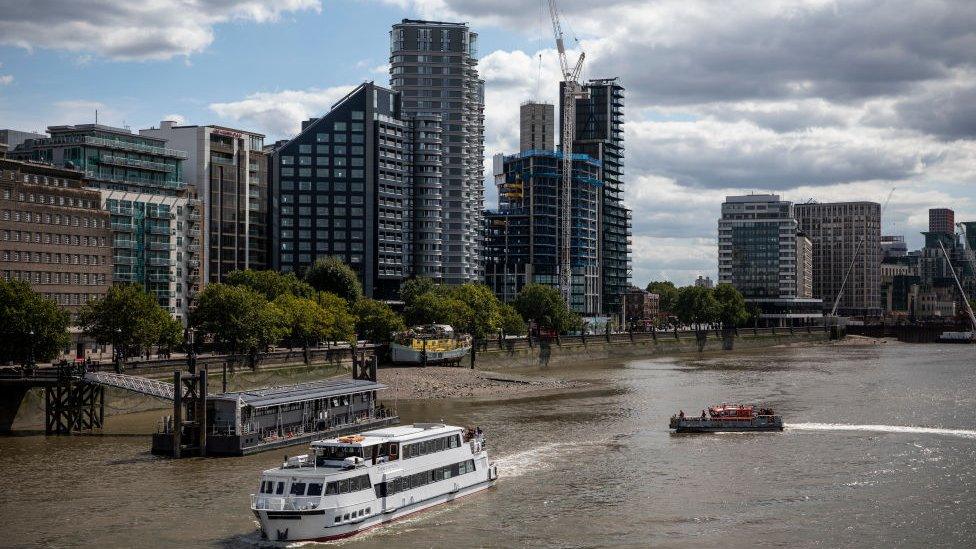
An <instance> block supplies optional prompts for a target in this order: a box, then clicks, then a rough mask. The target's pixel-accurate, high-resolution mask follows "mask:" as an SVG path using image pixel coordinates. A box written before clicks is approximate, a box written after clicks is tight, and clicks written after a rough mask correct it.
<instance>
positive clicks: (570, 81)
mask: <svg viewBox="0 0 976 549" xmlns="http://www.w3.org/2000/svg"><path fill="white" fill-rule="evenodd" d="M548 2H549V17H550V18H551V19H552V34H553V37H554V38H555V40H556V50H558V52H559V67H560V69H561V70H562V75H563V82H562V84H563V90H562V105H563V113H562V114H563V116H562V120H561V123H560V130H561V134H562V156H563V157H562V192H561V193H560V194H561V197H562V198H561V199H562V208H561V212H560V216H559V218H560V219H559V221H560V236H561V242H560V250H559V290H560V292H561V293H562V294H563V299H565V300H566V303H567V304H570V303H571V302H572V293H573V270H572V257H571V251H572V237H573V233H572V216H573V205H572V200H573V138H574V137H575V136H576V100H577V99H586V98H587V97H589V94H588V93H587V92H585V91H584V90H583V86H582V84H580V81H579V76H580V73H581V72H582V70H583V60H584V59H585V58H586V53H585V52H583V51H580V55H579V59H577V60H576V64H575V66H573V67H572V68H571V67H570V65H569V61H568V60H567V59H566V46H565V44H564V42H563V29H562V27H561V26H560V24H559V10H557V9H556V0H548Z"/></svg>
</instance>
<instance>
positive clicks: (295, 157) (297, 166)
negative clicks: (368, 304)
mask: <svg viewBox="0 0 976 549" xmlns="http://www.w3.org/2000/svg"><path fill="white" fill-rule="evenodd" d="M410 135H411V130H410V127H409V126H408V125H407V124H406V123H405V122H404V121H403V119H402V118H401V116H400V98H399V95H398V94H396V93H394V92H393V91H391V90H388V89H386V88H382V87H379V86H376V85H374V84H373V83H366V84H362V85H360V86H359V87H358V88H356V89H355V90H353V91H352V92H350V93H349V94H348V95H346V96H345V97H344V98H342V99H341V100H340V101H339V102H337V103H336V104H335V105H333V107H332V109H331V110H330V111H329V112H328V113H327V114H325V115H324V116H322V117H321V118H313V119H311V120H307V121H305V122H304V123H303V124H302V131H301V133H299V134H298V135H297V136H296V137H294V138H293V139H291V140H289V141H287V142H286V143H283V144H281V145H280V146H278V147H277V148H276V149H275V150H274V152H273V155H272V159H271V171H272V185H271V195H272V207H271V210H272V227H273V229H272V246H273V250H274V251H273V254H272V258H273V264H274V267H275V268H276V269H280V270H281V271H284V272H289V271H294V272H302V271H304V270H305V269H306V268H307V267H308V266H309V265H311V264H312V262H314V261H315V259H316V258H317V257H324V256H330V255H332V256H337V257H339V258H340V259H342V260H343V261H344V262H346V263H347V264H348V265H350V266H352V267H353V269H355V270H356V271H357V273H358V274H359V276H360V280H361V281H362V283H363V290H364V293H365V294H366V295H367V296H369V297H375V298H380V299H388V298H394V297H396V296H397V294H398V292H399V286H400V282H401V281H402V279H403V278H404V271H405V267H404V258H405V246H406V242H407V239H406V238H405V235H404V232H405V227H406V226H407V223H406V220H407V214H408V212H407V211H406V195H407V188H408V185H409V182H410V178H409V170H408V169H407V168H406V166H405V162H406V157H407V156H408V154H407V150H408V145H407V144H406V142H407V140H408V139H409V137H410Z"/></svg>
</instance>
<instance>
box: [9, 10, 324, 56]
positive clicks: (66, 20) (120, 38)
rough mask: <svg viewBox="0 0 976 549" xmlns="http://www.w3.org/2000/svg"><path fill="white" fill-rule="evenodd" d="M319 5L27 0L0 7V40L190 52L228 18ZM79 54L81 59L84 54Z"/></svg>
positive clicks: (255, 17) (120, 52) (94, 49)
mask: <svg viewBox="0 0 976 549" xmlns="http://www.w3.org/2000/svg"><path fill="white" fill-rule="evenodd" d="M300 11H315V12H318V11H321V2H320V0H189V1H181V0H153V1H136V2H133V1H131V0H72V1H71V2H64V1H59V0H32V1H31V2H6V3H5V5H4V7H3V9H2V10H0V44H5V45H9V46H16V47H20V48H25V49H27V50H31V49H33V48H49V49H59V50H67V51H72V52H91V53H96V54H99V55H103V56H106V57H109V58H112V59H117V60H160V59H169V58H172V57H174V56H178V55H183V56H189V55H191V54H194V53H199V52H201V51H203V50H205V49H206V48H207V47H208V46H209V45H210V44H211V43H212V42H213V40H214V26H216V25H218V24H221V23H226V22H228V21H235V20H239V21H253V22H257V23H268V22H274V21H277V20H279V19H280V17H281V16H282V15H284V14H287V13H291V12H300ZM79 59H82V60H84V59H86V57H85V56H84V55H82V56H81V57H79Z"/></svg>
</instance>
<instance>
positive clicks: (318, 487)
mask: <svg viewBox="0 0 976 549" xmlns="http://www.w3.org/2000/svg"><path fill="white" fill-rule="evenodd" d="M306 495H309V496H321V495H322V483H320V482H312V483H310V484H309V485H308V493H307V494H306Z"/></svg>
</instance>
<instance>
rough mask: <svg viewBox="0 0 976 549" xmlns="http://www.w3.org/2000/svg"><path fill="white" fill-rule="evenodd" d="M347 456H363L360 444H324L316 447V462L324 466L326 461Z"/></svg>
mask: <svg viewBox="0 0 976 549" xmlns="http://www.w3.org/2000/svg"><path fill="white" fill-rule="evenodd" d="M347 457H359V458H361V457H363V449H362V448H361V447H359V446H323V447H320V448H316V449H315V464H316V465H318V466H324V465H325V463H324V462H325V461H342V460H344V459H346V458H347Z"/></svg>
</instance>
